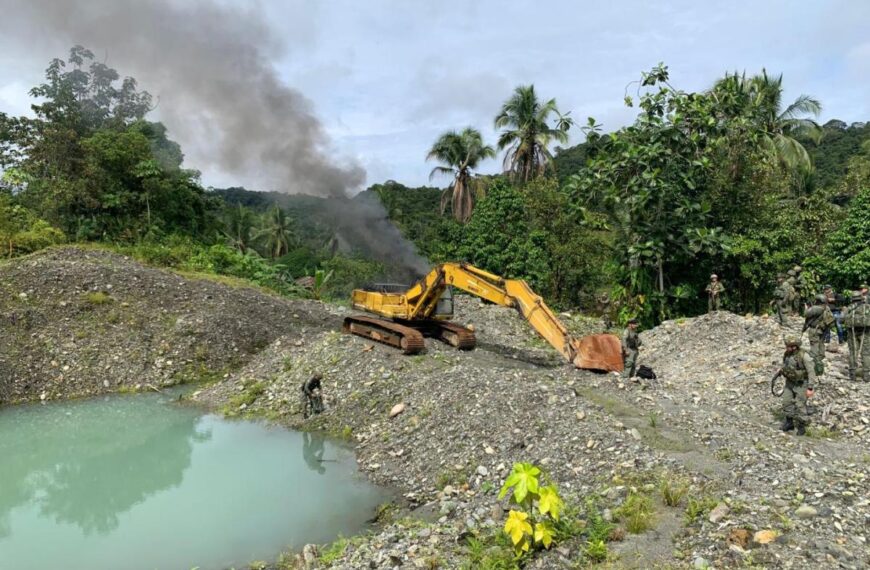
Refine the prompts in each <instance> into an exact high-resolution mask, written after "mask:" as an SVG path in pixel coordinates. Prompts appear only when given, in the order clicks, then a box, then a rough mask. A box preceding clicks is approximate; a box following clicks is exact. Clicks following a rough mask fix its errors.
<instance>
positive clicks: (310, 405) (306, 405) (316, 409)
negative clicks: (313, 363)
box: [302, 372, 323, 419]
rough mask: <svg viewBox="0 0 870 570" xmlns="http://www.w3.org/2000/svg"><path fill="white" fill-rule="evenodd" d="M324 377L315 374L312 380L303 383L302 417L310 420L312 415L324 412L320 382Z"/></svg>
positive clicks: (317, 373)
mask: <svg viewBox="0 0 870 570" xmlns="http://www.w3.org/2000/svg"><path fill="white" fill-rule="evenodd" d="M322 379H323V375H321V374H320V373H319V372H316V373H314V375H313V376H311V378H309V379H308V380H306V381H305V382H303V383H302V417H303V418H306V419H307V418H308V417H309V416H311V415H312V414H320V413H322V412H323V396H322V395H321V391H322V387H321V384H320V381H321V380H322Z"/></svg>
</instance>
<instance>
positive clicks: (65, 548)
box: [0, 394, 389, 570]
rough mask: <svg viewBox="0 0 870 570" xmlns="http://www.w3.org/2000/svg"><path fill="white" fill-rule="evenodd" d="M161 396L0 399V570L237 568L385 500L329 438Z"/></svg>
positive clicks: (348, 524) (358, 521)
mask: <svg viewBox="0 0 870 570" xmlns="http://www.w3.org/2000/svg"><path fill="white" fill-rule="evenodd" d="M173 399H174V396H172V395H169V394H148V395H144V394H140V395H135V396H106V397H100V398H95V399H89V400H76V401H69V402H57V403H48V404H33V405H24V406H13V407H4V408H0V568H3V569H6V568H9V569H15V570H37V569H38V570H45V569H48V568H81V569H88V570H102V569H106V570H108V569H111V570H125V569H130V570H133V569H136V570H142V569H145V570H151V569H154V570H164V569H165V570H179V569H182V570H189V569H191V568H199V569H200V570H212V569H216V570H218V569H219V570H223V569H226V568H231V567H236V568H240V567H241V568H244V567H247V564H248V563H249V562H251V561H254V560H267V561H268V560H274V559H275V558H276V557H277V556H278V555H279V553H280V552H282V551H283V550H286V549H288V548H291V549H300V548H301V547H302V546H303V545H305V544H306V543H325V542H330V541H332V540H334V539H335V538H336V537H338V536H339V535H340V534H344V535H349V534H353V533H356V532H359V531H360V530H361V529H363V528H364V527H365V525H366V522H367V520H370V519H371V518H372V517H373V515H374V512H375V510H376V507H377V505H378V504H380V503H382V502H384V501H387V500H389V493H388V492H387V491H385V490H383V489H379V488H377V487H374V486H372V485H371V484H369V483H367V482H366V481H365V480H364V478H363V477H362V476H361V475H360V474H359V473H358V472H357V470H356V461H355V458H354V455H353V452H352V451H351V450H350V449H349V448H347V447H345V446H342V445H341V444H339V443H336V442H333V441H331V440H329V439H325V438H324V437H323V436H320V435H317V434H310V433H299V432H294V431H289V430H286V429H283V428H277V427H269V426H267V425H264V424H262V423H257V422H250V421H231V420H226V419H223V418H221V417H218V416H215V415H210V414H206V413H203V412H202V411H201V410H197V409H194V408H190V407H187V406H181V405H178V404H175V403H173Z"/></svg>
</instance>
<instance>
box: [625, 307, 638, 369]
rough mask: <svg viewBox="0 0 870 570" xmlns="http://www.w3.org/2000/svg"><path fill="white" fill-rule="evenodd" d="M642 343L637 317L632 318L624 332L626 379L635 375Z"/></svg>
mask: <svg viewBox="0 0 870 570" xmlns="http://www.w3.org/2000/svg"><path fill="white" fill-rule="evenodd" d="M640 345H641V341H640V336H638V334H637V319H631V320H630V321H628V326H627V327H626V328H625V332H624V333H622V364H623V368H622V377H623V378H624V379H628V378H631V377H633V376H634V371H635V367H636V366H637V353H638V352H639V351H640Z"/></svg>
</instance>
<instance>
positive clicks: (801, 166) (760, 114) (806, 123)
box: [714, 69, 823, 176]
mask: <svg viewBox="0 0 870 570" xmlns="http://www.w3.org/2000/svg"><path fill="white" fill-rule="evenodd" d="M729 86H731V87H732V88H734V87H736V88H737V89H738V90H740V92H741V94H742V95H743V96H744V99H745V102H746V103H745V104H746V108H745V109H744V112H746V113H748V114H749V115H750V117H751V118H752V119H753V120H754V121H755V122H756V123H757V124H758V125H759V126H760V127H761V128H762V130H763V132H764V139H763V140H764V142H765V144H766V145H768V146H769V148H770V149H771V151H772V152H773V153H774V155H775V156H776V157H777V158H778V159H779V160H780V162H781V163H782V164H783V165H785V166H786V167H787V168H789V169H790V170H792V171H795V172H796V173H797V174H798V175H799V176H806V174H807V173H809V172H811V171H812V161H811V160H810V156H809V154H807V150H806V149H805V148H804V146H803V145H802V144H801V143H800V142H798V140H797V138H798V137H803V138H809V139H811V140H814V141H816V142H818V140H819V139H820V138H821V136H822V132H823V131H822V127H821V126H819V124H818V123H816V121H814V120H813V119H811V118H808V117H807V115H811V116H813V117H818V116H819V113H821V111H822V105H821V103H820V102H819V100H818V99H815V98H814V97H811V96H809V95H801V96H800V97H798V98H797V99H795V100H794V101H793V102H792V103H791V104H790V105H788V106H787V107H785V108H784V109H783V101H782V75H781V74H780V75H779V76H778V77H771V76H770V75H768V74H767V70H766V69H762V71H761V74H760V75H755V76H752V77H749V78H747V77H746V75H745V74H742V75H739V76H738V75H737V74H736V73H735V74H734V75H726V76H725V78H724V79H721V80H719V81H718V82H717V84H716V87H714V89H716V88H720V89H725V88H728V87H729Z"/></svg>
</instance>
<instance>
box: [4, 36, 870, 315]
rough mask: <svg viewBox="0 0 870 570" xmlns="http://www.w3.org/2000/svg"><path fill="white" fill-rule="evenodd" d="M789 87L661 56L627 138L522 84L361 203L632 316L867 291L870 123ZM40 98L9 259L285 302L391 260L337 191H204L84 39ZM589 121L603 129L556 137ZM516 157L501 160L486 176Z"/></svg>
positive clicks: (417, 232) (22, 133)
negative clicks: (371, 243) (807, 286)
mask: <svg viewBox="0 0 870 570" xmlns="http://www.w3.org/2000/svg"><path fill="white" fill-rule="evenodd" d="M783 84H784V78H783V77H781V76H775V75H772V74H768V73H767V72H763V73H761V74H758V75H752V76H748V75H746V74H743V73H741V74H737V73H728V72H726V73H723V74H722V76H721V77H720V78H719V79H718V80H716V81H714V82H712V85H713V86H712V87H711V88H710V89H708V90H705V91H700V92H688V91H684V90H682V89H680V88H679V78H678V77H671V75H670V72H669V70H668V68H667V67H666V66H664V65H659V66H656V67H654V68H653V69H651V70H649V71H647V72H644V73H641V74H640V75H639V78H638V80H637V82H635V83H634V84H632V85H631V86H630V87H629V89H628V90H627V92H626V97H625V99H624V103H625V104H626V105H627V106H628V107H630V108H632V109H636V111H637V116H636V119H635V120H634V122H633V123H632V124H630V125H628V126H626V127H624V128H621V129H617V130H615V131H612V132H605V130H604V128H605V127H606V125H599V124H598V123H597V122H596V120H595V119H593V118H590V119H588V120H587V121H586V123H585V124H584V126H583V127H582V128H578V125H577V124H575V123H574V120H573V119H572V118H571V117H570V116H569V113H567V112H564V113H563V112H562V110H560V109H559V108H558V107H557V103H556V99H554V98H549V99H548V98H545V97H543V96H542V94H539V93H538V92H537V91H536V90H535V88H534V86H533V85H525V86H519V87H517V89H516V90H515V92H514V94H513V95H512V96H511V98H510V99H508V100H507V101H505V104H504V105H503V106H502V108H501V109H493V117H494V119H493V120H494V124H495V125H496V126H497V127H498V128H501V129H502V130H501V135H500V137H501V138H500V140H498V141H485V140H484V139H483V137H482V135H481V134H480V133H479V132H478V131H476V130H474V129H472V128H470V127H465V128H464V127H462V126H461V125H446V127H447V129H445V132H444V134H443V135H441V136H440V137H439V138H438V139H437V140H436V141H434V144H433V146H432V148H431V150H430V151H429V154H428V156H421V157H420V160H421V167H425V160H426V159H427V158H428V159H429V160H435V161H437V163H438V164H437V165H436V166H435V168H434V169H433V175H435V174H437V175H439V176H445V177H452V180H449V182H448V183H447V185H446V188H445V187H435V186H429V187H421V188H409V187H406V186H404V185H403V184H401V183H400V182H396V181H386V182H383V183H378V184H374V185H372V186H371V187H369V188H368V189H367V190H365V191H364V192H362V193H360V194H359V195H358V196H356V197H355V198H353V199H352V200H353V201H354V202H356V201H360V202H361V203H367V204H378V207H379V208H380V207H382V209H383V217H385V218H388V219H389V220H391V221H392V222H393V223H394V224H395V226H396V227H397V228H398V229H399V230H400V231H401V233H402V235H403V236H404V237H405V238H407V239H408V240H410V241H412V242H413V244H414V245H415V246H416V249H417V251H418V252H419V253H420V254H421V255H422V256H423V257H425V258H427V259H428V261H429V262H431V263H435V262H439V261H447V260H451V261H468V262H471V263H473V264H475V265H479V266H481V267H482V268H484V269H487V270H489V271H492V272H494V273H497V274H501V275H505V276H509V277H514V278H524V279H527V280H528V281H529V282H530V284H532V286H533V287H534V288H535V289H536V290H537V291H538V292H539V293H541V294H542V295H543V296H544V297H545V298H547V300H548V301H550V302H552V303H553V304H555V305H556V306H558V307H560V308H565V309H568V308H580V309H585V310H589V311H602V310H605V311H610V312H611V313H612V316H614V317H618V319H620V320H625V319H627V318H629V317H640V318H642V319H644V320H646V321H648V322H656V321H659V320H661V319H665V318H672V317H675V316H680V315H690V314H694V313H698V312H701V311H703V310H704V307H705V306H706V301H705V298H704V296H703V293H702V292H703V289H704V285H705V284H706V282H707V281H708V278H709V275H710V273H712V272H715V273H717V274H719V275H720V276H721V277H722V279H723V281H724V282H725V284H726V289H727V298H726V299H725V307H726V308H727V309H729V310H733V311H740V312H744V311H755V312H758V311H764V310H766V306H767V302H768V300H769V299H770V296H771V293H772V289H773V283H774V281H775V279H776V276H777V274H778V273H780V272H782V271H785V270H786V269H788V268H789V267H791V266H792V265H794V264H803V265H805V266H806V267H807V268H808V270H809V272H810V274H811V275H810V276H811V279H812V280H814V281H815V284H816V285H819V284H820V283H821V281H825V282H830V283H831V284H833V285H834V286H835V287H836V288H838V289H840V290H844V289H850V288H853V287H855V286H857V285H858V284H859V283H860V282H862V281H867V280H868V278H870V258H868V249H867V245H866V244H867V243H868V241H870V236H867V235H865V234H866V233H867V229H866V228H867V227H868V221H867V220H868V219H870V211H868V209H870V166H868V165H870V142H868V141H870V126H868V125H867V124H865V123H853V124H851V125H847V124H846V123H844V122H842V121H836V120H831V121H828V122H827V123H825V124H824V125H818V124H817V123H816V122H815V119H816V117H817V116H818V113H819V110H820V108H821V105H822V103H823V102H820V101H817V100H815V99H814V98H813V97H811V96H808V95H802V96H800V97H798V98H797V99H796V100H794V101H790V102H789V101H783V99H782V92H783ZM31 95H32V96H33V97H34V104H33V107H32V108H33V114H32V116H29V117H15V116H10V115H8V114H5V113H3V112H2V110H0V168H2V171H3V174H2V179H0V239H2V243H3V249H2V252H3V254H4V255H7V256H11V255H19V254H24V253H29V252H32V251H35V250H38V249H40V248H43V247H47V246H50V245H52V244H56V243H61V242H98V243H102V244H105V245H108V246H111V247H116V248H121V249H123V250H125V251H128V252H131V253H133V254H135V255H138V256H140V257H142V258H144V259H146V260H148V261H151V262H153V263H159V264H163V265H169V266H173V267H179V268H185V269H190V270H196V271H206V272H217V273H225V274H230V275H235V276H239V277H244V278H248V279H251V280H253V281H255V282H257V283H260V284H261V285H265V286H268V287H271V288H273V289H275V290H277V291H279V292H282V293H285V294H312V293H311V292H310V291H309V292H308V293H305V292H304V291H302V290H301V289H300V288H299V287H298V286H297V285H296V284H295V281H296V280H297V279H299V278H301V277H305V276H310V277H313V276H315V275H318V276H319V281H317V282H318V283H320V284H321V285H322V286H323V290H322V291H317V292H316V293H315V294H316V295H318V296H319V295H321V294H326V295H334V296H339V297H341V296H344V295H345V294H346V293H347V291H348V290H349V289H350V288H352V287H354V286H355V285H358V284H359V283H360V282H362V281H363V280H371V279H377V278H378V277H379V276H383V275H385V274H388V273H389V272H390V267H389V263H388V262H385V260H384V259H382V258H381V259H378V258H376V256H374V255H373V253H372V252H371V251H368V250H366V249H365V247H363V246H361V244H360V243H356V241H355V240H353V239H349V238H348V235H346V234H345V233H344V232H343V230H342V227H343V225H344V224H343V221H342V220H341V216H340V215H338V214H337V213H336V207H335V205H334V204H331V203H330V200H332V199H331V198H320V197H314V196H307V195H298V194H287V193H279V192H254V191H250V190H246V189H244V188H228V189H224V190H214V189H206V188H203V186H202V184H201V182H200V178H199V173H198V172H197V171H195V170H191V169H189V168H186V167H185V166H184V154H183V152H182V149H181V148H180V146H179V145H178V144H177V143H176V142H174V141H173V140H171V138H170V133H169V132H168V130H167V128H166V126H164V125H163V124H161V123H159V122H155V121H152V120H150V119H149V115H150V113H151V111H152V109H153V105H154V101H153V98H152V97H151V95H150V94H149V93H148V92H147V91H145V90H143V89H141V88H140V87H139V85H138V84H137V82H136V80H135V79H133V78H129V77H126V78H123V77H122V76H121V75H120V74H119V73H118V72H117V71H115V70H114V69H111V68H110V67H108V66H106V65H105V64H103V63H100V62H99V61H97V60H96V59H95V58H94V56H93V53H91V52H90V51H89V50H87V49H86V48H83V47H80V46H76V47H74V48H73V49H72V50H71V51H70V53H69V55H68V57H67V58H66V59H55V60H53V61H51V62H50V63H49V65H48V68H47V69H46V74H45V81H44V82H43V83H41V84H40V85H37V86H35V87H34V88H33V89H32V90H31ZM569 131H573V132H575V134H576V133H577V132H578V131H579V132H582V133H583V134H585V141H584V142H582V143H581V144H578V145H576V146H573V147H568V148H563V147H558V146H554V145H555V144H556V143H561V144H564V142H565V141H566V140H567V133H568V132H569ZM497 149H498V150H497ZM500 152H501V153H503V154H502V157H503V162H504V169H505V172H504V173H503V174H498V175H483V174H480V173H479V172H477V171H476V167H477V166H478V162H479V161H480V160H482V159H483V158H488V157H492V156H495V155H496V154H498V153H500ZM430 168H431V165H430Z"/></svg>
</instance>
